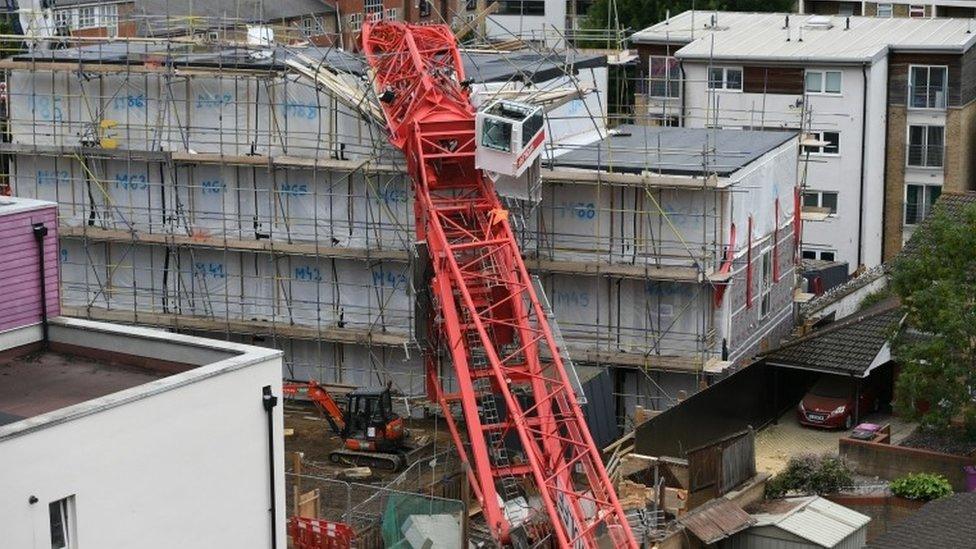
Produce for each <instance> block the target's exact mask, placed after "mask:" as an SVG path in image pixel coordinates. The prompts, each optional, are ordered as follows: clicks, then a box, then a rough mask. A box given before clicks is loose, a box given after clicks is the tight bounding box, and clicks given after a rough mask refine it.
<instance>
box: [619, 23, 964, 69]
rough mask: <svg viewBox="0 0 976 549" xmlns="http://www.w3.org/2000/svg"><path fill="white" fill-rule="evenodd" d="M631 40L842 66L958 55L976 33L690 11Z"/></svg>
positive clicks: (684, 53) (933, 26)
mask: <svg viewBox="0 0 976 549" xmlns="http://www.w3.org/2000/svg"><path fill="white" fill-rule="evenodd" d="M787 16H788V17H789V21H790V27H789V29H786V28H785V23H786V18H787ZM713 18H714V19H713ZM713 20H714V21H716V23H715V24H714V25H713V24H712V22H713ZM788 31H789V39H787V34H788ZM801 35H802V39H801ZM630 39H631V41H632V42H633V43H635V44H666V43H670V44H675V45H676V46H682V45H683V46H682V47H681V48H680V49H678V51H677V53H676V54H675V55H676V56H677V57H679V58H683V59H719V60H730V59H749V60H756V61H787V62H825V63H830V62H837V63H843V62H865V61H873V60H875V59H877V58H879V57H881V56H883V55H884V54H885V53H886V52H887V50H888V49H889V48H891V49H896V50H905V51H929V50H932V51H943V52H944V51H949V52H960V53H961V52H964V51H966V50H968V49H969V48H970V47H972V45H973V42H974V40H976V33H974V32H973V24H972V22H971V21H970V20H969V19H947V18H925V19H912V18H879V17H850V29H847V28H846V18H845V17H841V16H829V15H797V14H786V13H748V12H724V11H720V12H713V11H690V10H689V11H686V12H683V13H681V14H679V15H677V16H675V17H672V18H670V19H668V20H666V21H662V22H660V23H657V24H656V25H652V26H650V27H648V28H646V29H644V30H641V31H638V32H636V33H634V34H633V35H631V37H630Z"/></svg>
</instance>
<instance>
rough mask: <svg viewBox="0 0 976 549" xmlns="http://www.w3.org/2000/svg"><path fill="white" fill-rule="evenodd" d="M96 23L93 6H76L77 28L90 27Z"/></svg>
mask: <svg viewBox="0 0 976 549" xmlns="http://www.w3.org/2000/svg"><path fill="white" fill-rule="evenodd" d="M96 24H97V21H96V20H95V6H88V7H85V8H78V28H79V29H90V28H92V27H94V26H95V25H96Z"/></svg>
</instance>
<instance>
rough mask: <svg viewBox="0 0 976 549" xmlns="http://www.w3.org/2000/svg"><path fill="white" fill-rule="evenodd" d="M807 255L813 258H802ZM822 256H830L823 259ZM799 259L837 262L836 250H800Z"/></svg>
mask: <svg viewBox="0 0 976 549" xmlns="http://www.w3.org/2000/svg"><path fill="white" fill-rule="evenodd" d="M807 254H813V257H803V256H805V255H807ZM824 254H830V256H831V257H830V258H829V259H826V258H824ZM800 257H801V258H803V259H815V260H818V261H837V251H836V250H814V249H810V248H804V249H802V250H800Z"/></svg>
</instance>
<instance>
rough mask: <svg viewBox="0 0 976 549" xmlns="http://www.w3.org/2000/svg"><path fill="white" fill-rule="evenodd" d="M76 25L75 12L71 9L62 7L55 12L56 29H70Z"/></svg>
mask: <svg viewBox="0 0 976 549" xmlns="http://www.w3.org/2000/svg"><path fill="white" fill-rule="evenodd" d="M73 26H74V14H73V13H72V10H70V9H60V10H55V12H54V29H55V30H61V29H65V30H68V31H70V30H71V28H72V27H73Z"/></svg>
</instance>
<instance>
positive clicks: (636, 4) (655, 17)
mask: <svg viewBox="0 0 976 549" xmlns="http://www.w3.org/2000/svg"><path fill="white" fill-rule="evenodd" d="M614 5H616V18H617V20H619V23H620V28H624V29H630V30H632V31H638V30H640V29H643V28H645V27H648V26H650V25H653V24H654V23H657V22H659V21H663V20H664V18H665V17H666V16H667V13H668V10H670V12H671V15H678V14H679V13H681V12H683V11H687V10H690V9H692V6H694V8H695V9H697V10H724V11H772V12H776V11H782V12H789V11H791V10H792V9H793V5H794V0H697V1H694V0H677V1H674V0H671V1H667V0H596V1H595V2H594V3H593V5H592V6H591V7H590V11H589V13H588V14H587V18H586V22H585V23H584V26H585V27H586V28H591V29H606V28H616V21H614V20H613V18H612V17H613V13H612V12H613V6H614Z"/></svg>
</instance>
